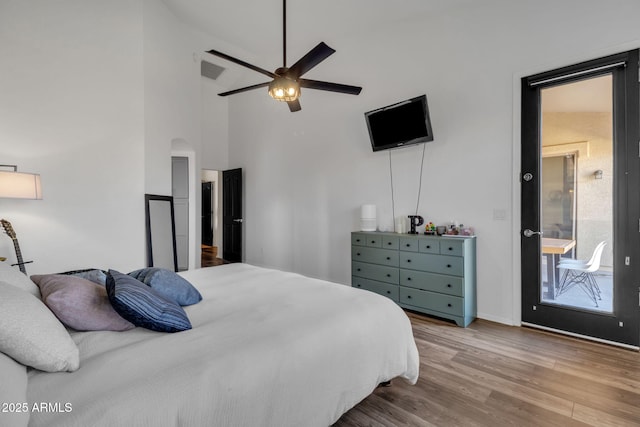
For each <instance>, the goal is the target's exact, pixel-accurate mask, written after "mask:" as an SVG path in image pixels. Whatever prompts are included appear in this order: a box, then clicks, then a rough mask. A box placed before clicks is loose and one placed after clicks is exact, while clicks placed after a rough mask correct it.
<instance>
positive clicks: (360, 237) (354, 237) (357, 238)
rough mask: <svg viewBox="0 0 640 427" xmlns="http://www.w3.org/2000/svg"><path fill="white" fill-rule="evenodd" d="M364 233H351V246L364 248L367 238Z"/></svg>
mask: <svg viewBox="0 0 640 427" xmlns="http://www.w3.org/2000/svg"><path fill="white" fill-rule="evenodd" d="M366 236H367V235H366V234H364V233H351V244H352V245H355V246H366V245H367V238H366Z"/></svg>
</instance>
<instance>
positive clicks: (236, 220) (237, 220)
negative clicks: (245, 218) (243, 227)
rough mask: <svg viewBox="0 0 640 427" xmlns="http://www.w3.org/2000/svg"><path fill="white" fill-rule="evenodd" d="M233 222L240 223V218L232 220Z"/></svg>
mask: <svg viewBox="0 0 640 427" xmlns="http://www.w3.org/2000/svg"><path fill="white" fill-rule="evenodd" d="M233 222H242V218H236V219H234V220H233Z"/></svg>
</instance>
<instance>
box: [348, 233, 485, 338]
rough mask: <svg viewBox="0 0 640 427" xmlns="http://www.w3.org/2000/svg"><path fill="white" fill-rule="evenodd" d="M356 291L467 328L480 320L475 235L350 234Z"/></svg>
mask: <svg viewBox="0 0 640 427" xmlns="http://www.w3.org/2000/svg"><path fill="white" fill-rule="evenodd" d="M351 260H352V263H351V275H352V286H353V287H357V288H362V289H366V290H369V291H372V292H375V293H378V294H381V295H384V296H386V297H388V298H390V299H392V300H393V301H395V302H396V303H397V304H398V305H400V306H401V307H403V308H407V309H410V310H414V311H419V312H422V313H426V314H431V315H434V316H438V317H442V318H445V319H450V320H453V321H455V322H456V324H457V325H458V326H463V327H467V326H468V325H469V324H470V323H471V322H472V321H473V320H474V319H475V317H476V313H477V308H476V239H475V236H464V237H462V236H456V237H446V236H445V237H438V236H420V235H403V236H399V235H398V234H396V233H380V232H353V233H351Z"/></svg>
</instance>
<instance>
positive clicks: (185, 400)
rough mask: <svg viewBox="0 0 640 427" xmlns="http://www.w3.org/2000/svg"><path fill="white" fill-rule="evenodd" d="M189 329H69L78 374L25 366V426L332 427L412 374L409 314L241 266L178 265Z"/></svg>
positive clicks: (342, 289) (356, 293)
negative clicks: (188, 293)
mask: <svg viewBox="0 0 640 427" xmlns="http://www.w3.org/2000/svg"><path fill="white" fill-rule="evenodd" d="M180 274H181V275H182V276H183V277H184V278H185V279H187V280H188V281H190V282H191V283H192V284H193V285H194V286H195V287H196V288H197V289H198V290H199V291H200V293H201V294H202V296H203V300H202V301H201V302H200V303H198V304H195V305H193V306H188V307H185V311H186V313H187V315H188V316H189V319H190V320H191V323H192V325H193V328H192V329H191V330H188V331H183V332H178V333H161V332H154V331H150V330H147V329H144V328H135V329H132V330H129V331H125V332H110V331H99V332H71V336H72V338H73V340H74V341H75V343H76V344H77V346H78V348H79V350H80V368H79V369H78V370H77V371H75V372H71V373H70V372H59V373H46V372H42V371H38V370H30V371H29V373H28V387H27V398H28V401H29V407H30V408H34V407H35V408H40V409H42V410H36V411H33V410H32V411H31V416H30V420H29V425H30V426H34V427H36V426H47V427H55V426H64V427H72V426H82V427H86V426H88V425H92V426H116V425H118V426H119V425H122V426H124V425H128V426H154V427H158V426H204V425H208V426H303V425H304V426H328V425H331V424H332V423H334V422H335V421H336V420H337V419H338V418H339V417H340V416H341V415H342V414H343V413H344V412H346V411H348V410H349V409H350V408H352V407H353V406H355V405H356V404H357V403H358V402H360V401H361V400H362V399H363V398H365V397H366V396H368V395H369V394H370V393H371V392H372V391H373V390H374V389H375V387H376V386H377V385H378V384H379V383H381V382H384V381H388V380H391V379H392V378H396V377H401V378H404V379H405V380H406V381H408V382H410V383H415V382H416V381H417V378H418V368H419V359H418V351H417V348H416V344H415V341H414V339H413V334H412V330H411V324H410V322H409V319H408V318H407V316H406V315H405V313H404V312H403V311H402V309H400V308H399V307H398V306H397V305H396V304H394V303H393V302H392V301H391V300H389V299H387V298H385V297H382V296H380V295H377V294H374V293H371V292H368V291H364V290H360V289H354V288H351V287H349V286H344V285H339V284H335V283H330V282H327V281H323V280H317V279H312V278H308V277H304V276H301V275H299V274H294V273H288V272H282V271H278V270H271V269H265V268H260V267H255V266H251V265H247V264H228V265H223V266H218V267H210V268H203V269H197V270H191V271H187V272H182V273H180Z"/></svg>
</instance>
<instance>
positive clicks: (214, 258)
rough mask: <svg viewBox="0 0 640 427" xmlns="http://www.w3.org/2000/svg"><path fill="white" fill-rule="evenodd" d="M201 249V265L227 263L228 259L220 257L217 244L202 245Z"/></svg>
mask: <svg viewBox="0 0 640 427" xmlns="http://www.w3.org/2000/svg"><path fill="white" fill-rule="evenodd" d="M201 249H202V252H201V254H202V255H201V257H200V264H201V267H213V266H216V265H222V264H226V261H224V260H223V259H222V258H218V248H217V247H216V246H207V245H202V246H201Z"/></svg>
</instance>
